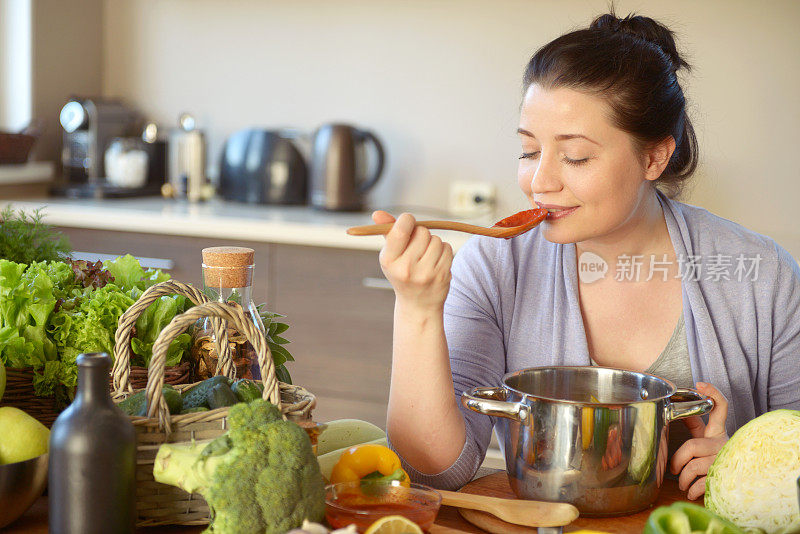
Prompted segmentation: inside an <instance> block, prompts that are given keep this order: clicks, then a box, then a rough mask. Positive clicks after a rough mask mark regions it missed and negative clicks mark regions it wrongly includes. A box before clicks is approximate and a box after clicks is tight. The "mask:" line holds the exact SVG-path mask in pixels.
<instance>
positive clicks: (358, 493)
mask: <svg viewBox="0 0 800 534" xmlns="http://www.w3.org/2000/svg"><path fill="white" fill-rule="evenodd" d="M441 504H442V496H441V495H439V493H438V492H437V491H436V490H434V489H432V488H429V487H428V486H423V485H422V484H413V483H412V484H411V487H405V486H403V485H401V484H400V482H398V481H396V480H395V481H392V482H390V483H386V482H383V483H369V482H366V481H364V482H360V481H356V482H340V483H339V484H331V485H329V486H327V487H326V488H325V518H326V519H327V520H328V523H329V524H330V526H331V527H333V528H334V529H337V528H343V527H346V526H347V525H351V524H355V525H356V528H358V531H359V532H364V531H366V530H367V528H368V527H369V526H370V525H371V524H372V523H374V522H375V521H377V520H378V519H380V518H381V517H385V516H387V515H402V516H403V517H405V518H407V519H410V520H411V521H413V522H414V523H416V524H417V525H419V526H420V528H421V529H422V530H430V528H431V526H432V525H433V522H434V520H435V519H436V514H438V513H439V506H441Z"/></svg>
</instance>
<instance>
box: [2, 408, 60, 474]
mask: <svg viewBox="0 0 800 534" xmlns="http://www.w3.org/2000/svg"><path fill="white" fill-rule="evenodd" d="M49 440H50V430H48V428H47V427H46V426H44V425H43V424H42V423H40V422H39V421H37V420H36V419H34V418H33V417H31V416H30V415H28V414H26V413H25V412H23V411H22V410H20V409H19V408H14V407H12V406H3V407H2V408H0V465H3V464H13V463H15V462H23V461H25V460H30V459H31V458H36V457H37V456H40V455H42V454H44V453H46V452H47V448H48V442H49Z"/></svg>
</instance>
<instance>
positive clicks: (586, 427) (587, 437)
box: [581, 407, 594, 450]
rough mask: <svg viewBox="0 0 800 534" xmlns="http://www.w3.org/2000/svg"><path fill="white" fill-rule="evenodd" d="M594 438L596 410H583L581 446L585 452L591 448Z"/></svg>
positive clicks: (587, 408) (586, 408) (585, 408)
mask: <svg viewBox="0 0 800 534" xmlns="http://www.w3.org/2000/svg"><path fill="white" fill-rule="evenodd" d="M593 437H594V408H591V407H584V408H581V445H583V450H586V449H588V448H589V446H590V445H591V444H592V438H593Z"/></svg>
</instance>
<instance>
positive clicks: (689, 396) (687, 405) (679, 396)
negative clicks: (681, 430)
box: [667, 388, 714, 421]
mask: <svg viewBox="0 0 800 534" xmlns="http://www.w3.org/2000/svg"><path fill="white" fill-rule="evenodd" d="M669 401H670V402H669V406H668V408H667V421H675V420H677V419H683V418H684V417H693V416H696V415H705V414H707V413H709V412H710V411H711V410H713V409H714V399H712V398H711V397H706V396H705V395H702V394H700V393H699V392H698V391H696V390H694V389H688V388H678V389H676V390H675V393H674V394H673V395H672V396H671V397H670V398H669Z"/></svg>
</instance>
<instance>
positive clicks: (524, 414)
mask: <svg viewBox="0 0 800 534" xmlns="http://www.w3.org/2000/svg"><path fill="white" fill-rule="evenodd" d="M505 398H506V390H505V389H503V388H501V387H489V388H472V389H471V390H469V391H465V392H463V393H462V394H461V404H463V405H464V407H465V408H469V409H470V410H472V411H473V412H478V413H482V414H484V415H490V416H493V417H505V418H507V419H513V420H514V421H519V422H520V423H523V424H526V423H527V421H528V417H529V416H530V414H531V409H530V408H529V407H528V405H526V404H523V403H522V402H508V401H506V400H505Z"/></svg>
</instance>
